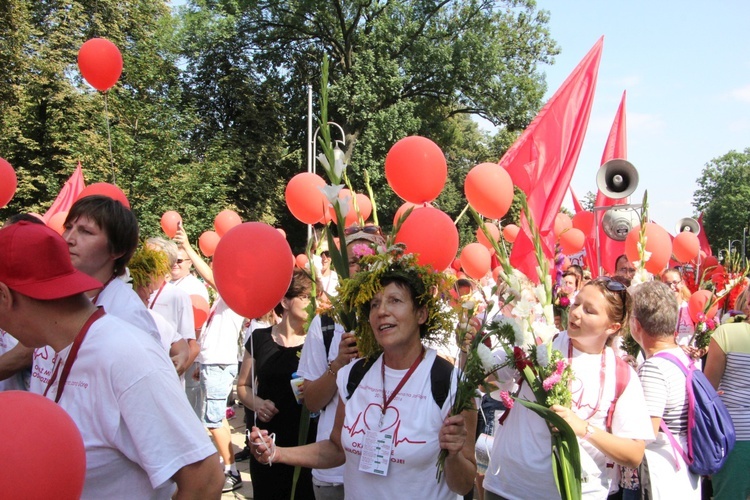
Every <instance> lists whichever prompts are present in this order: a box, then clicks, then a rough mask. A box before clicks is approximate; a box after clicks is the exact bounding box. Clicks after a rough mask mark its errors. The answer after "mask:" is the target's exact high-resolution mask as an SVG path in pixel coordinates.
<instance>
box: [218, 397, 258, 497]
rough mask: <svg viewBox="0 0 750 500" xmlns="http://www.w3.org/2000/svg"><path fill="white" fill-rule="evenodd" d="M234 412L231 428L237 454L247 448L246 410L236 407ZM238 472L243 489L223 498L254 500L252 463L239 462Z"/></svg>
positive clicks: (225, 494)
mask: <svg viewBox="0 0 750 500" xmlns="http://www.w3.org/2000/svg"><path fill="white" fill-rule="evenodd" d="M234 411H235V416H234V418H231V419H229V427H230V428H231V430H232V443H233V444H234V451H235V452H237V451H240V450H241V449H242V448H243V447H244V446H245V423H244V422H243V418H244V411H245V410H244V409H243V408H242V405H235V406H234ZM237 470H238V471H240V475H241V476H242V488H241V489H239V490H235V491H232V492H230V493H224V494H223V495H221V498H227V499H228V498H241V499H242V498H253V486H252V484H251V483H250V462H249V461H248V460H245V461H244V462H237Z"/></svg>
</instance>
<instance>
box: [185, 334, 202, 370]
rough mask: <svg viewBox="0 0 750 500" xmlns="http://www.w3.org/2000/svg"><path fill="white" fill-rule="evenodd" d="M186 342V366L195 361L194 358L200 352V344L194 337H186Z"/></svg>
mask: <svg viewBox="0 0 750 500" xmlns="http://www.w3.org/2000/svg"><path fill="white" fill-rule="evenodd" d="M187 344H188V366H190V365H192V364H193V363H194V362H195V358H197V357H198V354H200V352H201V346H200V344H198V342H197V341H196V340H195V339H187Z"/></svg>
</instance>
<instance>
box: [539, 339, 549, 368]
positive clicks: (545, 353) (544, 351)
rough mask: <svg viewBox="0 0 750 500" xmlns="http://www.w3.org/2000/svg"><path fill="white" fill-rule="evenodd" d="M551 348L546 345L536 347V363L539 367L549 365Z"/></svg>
mask: <svg viewBox="0 0 750 500" xmlns="http://www.w3.org/2000/svg"><path fill="white" fill-rule="evenodd" d="M551 347H552V346H551V344H548V343H544V344H542V345H538V346H536V362H537V363H539V365H540V366H547V365H549V358H550V348H551Z"/></svg>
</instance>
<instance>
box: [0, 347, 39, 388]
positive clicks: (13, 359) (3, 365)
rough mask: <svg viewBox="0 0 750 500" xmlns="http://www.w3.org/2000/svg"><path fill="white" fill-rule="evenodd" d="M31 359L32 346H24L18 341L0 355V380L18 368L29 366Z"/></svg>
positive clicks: (10, 375)
mask: <svg viewBox="0 0 750 500" xmlns="http://www.w3.org/2000/svg"><path fill="white" fill-rule="evenodd" d="M33 360H34V348H33V347H26V346H25V345H23V344H21V343H20V342H19V343H18V344H16V346H15V347H14V348H12V349H11V350H10V351H8V352H6V353H5V354H3V355H2V356H0V380H5V379H7V378H8V377H12V376H13V375H15V374H16V373H18V372H19V371H20V370H23V369H24V368H29V367H31V364H32V362H33Z"/></svg>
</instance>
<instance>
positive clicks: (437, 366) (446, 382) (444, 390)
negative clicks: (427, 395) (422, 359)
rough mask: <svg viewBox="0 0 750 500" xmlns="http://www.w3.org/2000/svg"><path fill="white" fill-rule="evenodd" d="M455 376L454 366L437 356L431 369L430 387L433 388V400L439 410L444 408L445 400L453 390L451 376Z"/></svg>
mask: <svg viewBox="0 0 750 500" xmlns="http://www.w3.org/2000/svg"><path fill="white" fill-rule="evenodd" d="M452 375H453V364H452V363H451V362H450V361H448V360H447V359H445V358H441V357H440V356H437V355H436V356H435V361H433V362H432V368H431V369H430V385H431V386H432V399H434V400H435V403H437V405H438V408H441V409H442V408H443V404H444V403H445V400H446V399H448V394H449V393H450V390H451V376H452Z"/></svg>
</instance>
